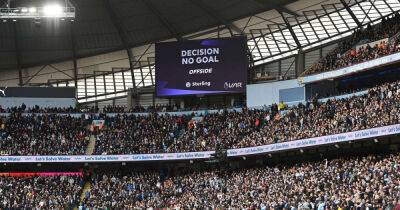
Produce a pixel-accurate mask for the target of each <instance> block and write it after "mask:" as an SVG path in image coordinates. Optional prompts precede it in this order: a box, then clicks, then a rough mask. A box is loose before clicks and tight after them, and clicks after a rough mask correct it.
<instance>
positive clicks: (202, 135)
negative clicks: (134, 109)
mask: <svg viewBox="0 0 400 210" xmlns="http://www.w3.org/2000/svg"><path fill="white" fill-rule="evenodd" d="M399 101H400V82H399V81H398V82H393V83H385V84H383V85H380V86H377V87H374V88H371V89H370V90H369V91H368V94H366V95H362V96H353V97H350V98H345V99H333V100H328V101H326V102H318V101H317V100H313V101H311V102H307V103H306V104H299V105H298V106H294V107H285V106H284V105H283V106H282V105H281V104H279V105H274V106H271V107H270V108H268V109H267V110H249V109H246V108H243V110H242V112H236V111H226V110H225V111H220V112H218V113H213V114H208V115H204V116H191V115H189V116H170V115H159V114H157V113H154V114H150V115H149V116H133V115H117V116H115V117H111V118H105V121H106V126H105V128H104V130H101V131H99V133H98V134H97V141H96V145H97V146H96V154H134V153H154V152H186V151H203V150H214V149H215V146H216V145H217V144H219V145H223V146H224V147H226V148H240V147H250V146H260V145H266V144H272V143H278V142H285V141H292V140H298V139H304V138H311V137H317V136H324V135H330V134H337V133H344V132H350V131H355V130H362V129H367V128H373V127H380V126H385V125H391V124H397V123H399V122H400V116H399V113H400V105H399Z"/></svg>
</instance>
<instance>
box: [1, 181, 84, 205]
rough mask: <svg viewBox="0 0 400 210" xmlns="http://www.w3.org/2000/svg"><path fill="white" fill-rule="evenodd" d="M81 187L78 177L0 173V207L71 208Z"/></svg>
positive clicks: (76, 200) (75, 202)
mask: <svg viewBox="0 0 400 210" xmlns="http://www.w3.org/2000/svg"><path fill="white" fill-rule="evenodd" d="M81 187H82V179H81V177H79V176H37V177H11V176H0V209H72V208H73V207H74V206H75V205H76V204H77V202H78V201H79V200H78V199H79V195H80V192H81V191H80V189H81Z"/></svg>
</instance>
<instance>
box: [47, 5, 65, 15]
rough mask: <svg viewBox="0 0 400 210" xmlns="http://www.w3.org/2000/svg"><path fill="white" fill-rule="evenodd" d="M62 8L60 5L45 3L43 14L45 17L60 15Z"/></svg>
mask: <svg viewBox="0 0 400 210" xmlns="http://www.w3.org/2000/svg"><path fill="white" fill-rule="evenodd" d="M62 13H63V8H62V7H61V6H60V5H46V6H44V7H43V14H44V15H45V16H46V17H61V15H62Z"/></svg>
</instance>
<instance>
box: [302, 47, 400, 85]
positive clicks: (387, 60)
mask: <svg viewBox="0 0 400 210" xmlns="http://www.w3.org/2000/svg"><path fill="white" fill-rule="evenodd" d="M399 60H400V53H395V54H391V55H387V56H384V57H380V58H377V59H374V60H371V61H366V62H363V63H359V64H355V65H352V66H348V67H344V68H341V69H338V70H333V71H328V72H323V73H320V74H315V75H310V76H305V77H300V78H299V82H300V83H302V84H306V83H312V82H317V81H320V80H326V79H333V78H336V77H341V76H345V75H349V74H353V73H356V72H362V71H366V70H369V69H372V68H377V67H380V66H384V65H388V64H392V63H394V62H397V61H399Z"/></svg>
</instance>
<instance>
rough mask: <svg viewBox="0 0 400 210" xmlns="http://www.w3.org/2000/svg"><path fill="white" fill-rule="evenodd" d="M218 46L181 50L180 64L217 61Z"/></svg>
mask: <svg viewBox="0 0 400 210" xmlns="http://www.w3.org/2000/svg"><path fill="white" fill-rule="evenodd" d="M219 53H220V49H219V48H204V49H192V50H182V51H181V57H182V64H183V65H185V64H194V63H196V64H201V63H218V62H219V60H218V55H219Z"/></svg>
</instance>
